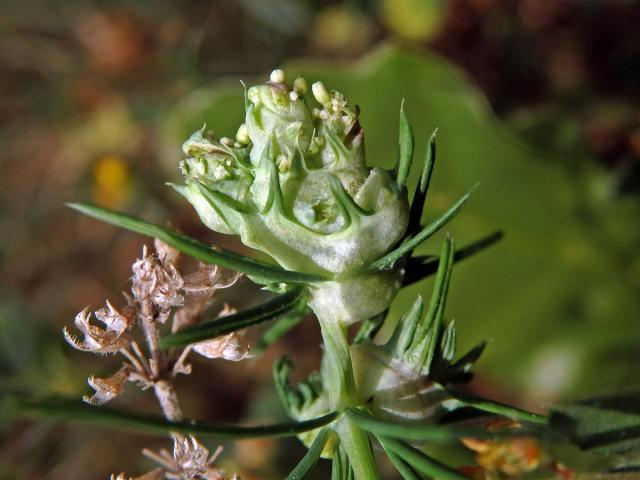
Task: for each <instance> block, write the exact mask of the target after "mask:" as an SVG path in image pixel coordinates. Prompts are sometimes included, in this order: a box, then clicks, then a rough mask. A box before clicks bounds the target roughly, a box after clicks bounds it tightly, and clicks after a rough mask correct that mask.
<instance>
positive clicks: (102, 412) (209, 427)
mask: <svg viewBox="0 0 640 480" xmlns="http://www.w3.org/2000/svg"><path fill="white" fill-rule="evenodd" d="M4 400H5V402H6V401H7V399H6V398H5V399H4ZM10 403H11V405H9V406H8V407H7V405H5V408H8V409H9V412H8V414H9V415H10V416H13V417H27V418H51V419H54V420H58V421H73V422H81V423H88V424H92V425H98V426H102V427H106V428H113V429H126V430H131V431H138V432H143V433H149V434H152V435H166V434H167V433H169V432H179V433H184V434H190V433H191V434H198V435H202V436H211V437H215V438H219V439H230V440H231V439H235V440H240V439H246V438H258V437H292V436H295V435H297V434H299V433H302V432H308V431H309V430H315V429H316V428H319V427H322V426H324V425H327V424H329V423H331V422H332V421H333V420H335V418H336V417H337V415H338V414H337V413H335V412H334V413H330V414H328V415H324V416H322V417H319V418H315V419H313V420H307V421H304V422H287V423H277V424H273V425H261V426H254V427H240V426H231V425H216V424H210V423H205V422H199V421H196V420H183V421H180V422H169V421H167V420H165V419H164V418H162V417H158V416H153V415H144V414H135V413H129V412H123V411H119V410H115V409H112V408H109V407H94V406H91V405H88V404H86V403H84V402H82V401H80V400H69V399H64V398H49V399H43V400H29V399H24V398H19V397H14V398H12V399H11V400H10Z"/></svg>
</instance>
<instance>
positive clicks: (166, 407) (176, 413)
mask: <svg viewBox="0 0 640 480" xmlns="http://www.w3.org/2000/svg"><path fill="white" fill-rule="evenodd" d="M153 392H154V393H155V395H156V398H157V399H158V403H159V404H160V408H162V413H163V414H164V416H165V417H166V418H167V420H170V421H172V422H179V421H180V420H182V410H181V408H180V403H178V396H177V395H176V390H175V388H174V387H173V382H172V381H170V380H158V381H157V382H155V383H154V384H153Z"/></svg>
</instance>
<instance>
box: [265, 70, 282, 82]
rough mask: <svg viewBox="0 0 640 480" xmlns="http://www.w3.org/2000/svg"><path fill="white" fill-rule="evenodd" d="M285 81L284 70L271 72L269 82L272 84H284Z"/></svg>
mask: <svg viewBox="0 0 640 480" xmlns="http://www.w3.org/2000/svg"><path fill="white" fill-rule="evenodd" d="M285 79H286V76H285V74H284V70H280V69H277V70H274V71H273V72H271V75H269V81H270V82H272V83H284V82H285Z"/></svg>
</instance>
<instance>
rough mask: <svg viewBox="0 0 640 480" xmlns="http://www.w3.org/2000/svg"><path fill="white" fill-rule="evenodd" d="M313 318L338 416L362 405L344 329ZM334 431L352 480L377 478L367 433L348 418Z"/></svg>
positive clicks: (326, 385) (332, 405)
mask: <svg viewBox="0 0 640 480" xmlns="http://www.w3.org/2000/svg"><path fill="white" fill-rule="evenodd" d="M311 307H312V308H313V305H311ZM316 316H317V317H318V320H319V321H320V329H321V332H322V340H323V343H324V349H325V350H324V359H323V362H324V364H323V371H324V372H326V373H325V374H324V377H323V381H324V389H325V391H327V392H328V396H329V408H330V409H331V410H335V411H338V412H340V411H342V410H344V409H345V408H347V407H349V406H358V405H359V404H360V403H361V402H360V398H359V396H358V392H357V390H356V385H355V380H354V378H353V366H352V364H351V353H350V351H349V342H348V339H347V328H346V326H345V325H343V324H342V322H340V320H339V319H337V318H332V317H328V316H325V315H323V314H322V312H318V311H317V312H316ZM334 428H335V431H336V433H337V434H338V437H339V438H340V445H341V446H342V448H343V449H344V451H345V452H346V453H347V457H348V458H349V462H350V464H351V468H352V469H353V473H354V477H355V480H376V479H377V478H379V475H378V470H377V467H376V464H375V461H374V458H373V451H372V448H371V441H370V440H369V435H368V434H367V432H365V431H364V430H362V429H361V428H360V427H359V426H358V425H357V424H356V423H355V422H354V421H353V420H351V419H350V418H348V417H347V416H343V417H342V418H341V419H340V420H339V421H338V422H337V423H336V425H335V427H334Z"/></svg>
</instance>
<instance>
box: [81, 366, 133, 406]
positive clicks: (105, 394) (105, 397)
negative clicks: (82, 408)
mask: <svg viewBox="0 0 640 480" xmlns="http://www.w3.org/2000/svg"><path fill="white" fill-rule="evenodd" d="M128 379H129V367H128V366H124V367H122V368H121V369H120V370H118V371H117V372H116V373H114V374H113V375H111V376H110V377H107V378H97V377H93V376H91V377H89V380H88V382H89V385H91V388H93V389H94V390H95V391H96V392H95V393H94V394H93V395H91V396H89V395H85V396H84V397H82V400H84V401H85V402H87V403H89V404H91V405H104V404H105V403H107V402H109V401H111V400H113V399H114V398H117V397H119V396H120V395H122V392H123V391H124V386H125V384H126V383H127V380H128Z"/></svg>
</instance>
